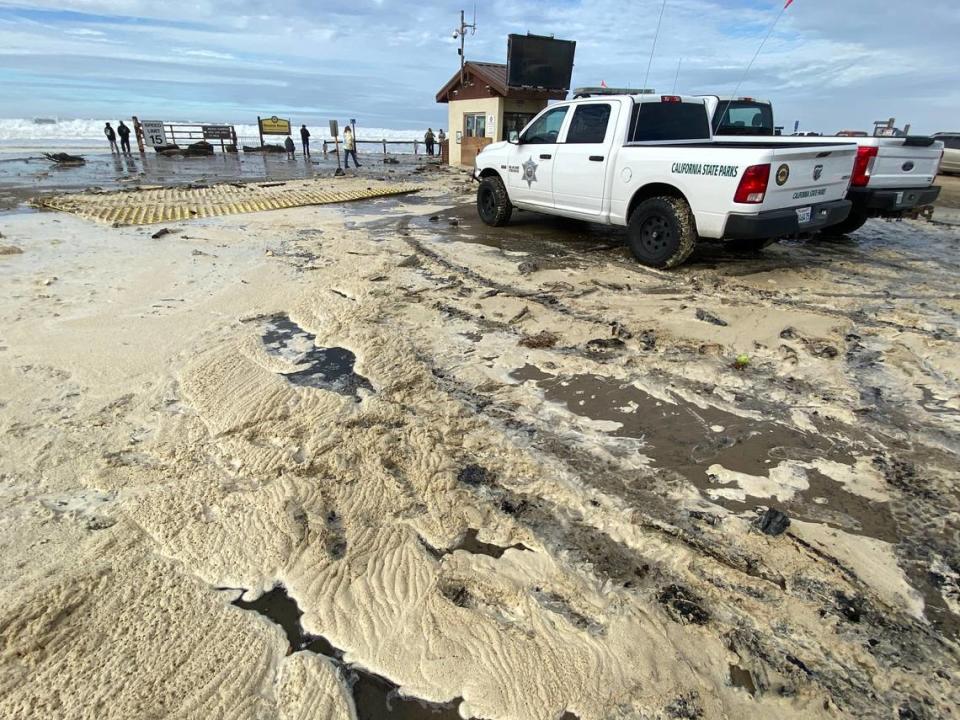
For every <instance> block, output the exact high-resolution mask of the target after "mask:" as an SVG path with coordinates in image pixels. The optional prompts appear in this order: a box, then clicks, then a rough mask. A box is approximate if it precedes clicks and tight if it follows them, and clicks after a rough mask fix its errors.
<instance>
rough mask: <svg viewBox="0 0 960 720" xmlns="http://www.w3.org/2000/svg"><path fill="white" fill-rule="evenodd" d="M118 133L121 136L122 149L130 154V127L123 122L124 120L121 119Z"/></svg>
mask: <svg viewBox="0 0 960 720" xmlns="http://www.w3.org/2000/svg"><path fill="white" fill-rule="evenodd" d="M117 135H119V136H120V151H121V152H125V153H127V154H128V155H129V154H130V128H128V127H127V126H126V125H124V124H123V120H121V121H120V125H119V126H118V127H117Z"/></svg>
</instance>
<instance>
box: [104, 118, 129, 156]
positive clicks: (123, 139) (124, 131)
mask: <svg viewBox="0 0 960 720" xmlns="http://www.w3.org/2000/svg"><path fill="white" fill-rule="evenodd" d="M103 134H104V135H106V136H107V140H108V141H109V142H110V152H112V153H121V152H122V153H127V154H129V153H130V128H129V127H127V126H126V125H125V124H124V122H123V120H121V121H120V124H119V125H118V126H117V129H116V130H114V129H113V128H112V127H110V123H107V124H106V126H105V127H104V128H103ZM118 135H119V136H120V147H119V148H117V136H118Z"/></svg>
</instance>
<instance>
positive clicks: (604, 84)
mask: <svg viewBox="0 0 960 720" xmlns="http://www.w3.org/2000/svg"><path fill="white" fill-rule="evenodd" d="M790 2H793V0H790ZM606 86H607V83H606V81H604V80H601V81H600V87H606Z"/></svg>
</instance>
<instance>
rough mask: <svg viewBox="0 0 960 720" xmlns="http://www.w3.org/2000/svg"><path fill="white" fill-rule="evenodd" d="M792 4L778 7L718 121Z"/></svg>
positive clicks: (791, 1)
mask: <svg viewBox="0 0 960 720" xmlns="http://www.w3.org/2000/svg"><path fill="white" fill-rule="evenodd" d="M792 4H793V0H787V1H786V3H784V5H783V7H782V8H780V12H778V13H777V16H776V17H775V18H774V19H773V22H772V23H770V29H769V30H767V34H766V35H764V36H763V40H762V41H761V42H760V47H758V48H757V51H756V52H755V53H754V54H753V57H752V58H751V59H750V62H749V64H748V65H747V69H746V70H744V71H743V75H742V76H741V78H740V81H739V82H738V83H737V86H736V87H735V88H734V89H733V95H731V96H730V99H729V100H727V104H726V106H724V108H723V112H721V113H720V115H719V117H720V122H723V116H724V114H725V113H726V112H727V111H728V110H729V109H730V103H732V102H733V98H735V97H736V95H737V93H738V92H740V86H741V85H743V81H744V80H746V79H747V73H749V72H750V68H752V67H753V63H754V62H755V61H756V59H757V57H758V56H759V55H760V51H761V50H763V46H764V45H766V44H767V40H769V39H770V36H771V35H772V34H773V29H774V28H775V27H776V26H777V23H778V22H780V18H782V17H783V14H784V13H785V12H786V11H787V8H788V7H790V6H791V5H792Z"/></svg>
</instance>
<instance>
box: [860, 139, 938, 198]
mask: <svg viewBox="0 0 960 720" xmlns="http://www.w3.org/2000/svg"><path fill="white" fill-rule="evenodd" d="M941 150H942V148H941V146H940V143H937V142H935V143H932V144H930V145H927V146H925V147H924V146H921V145H911V144H907V143H906V142H905V141H904V140H902V139H900V138H895V139H894V138H889V139H887V138H885V139H884V142H883V143H880V144H879V147H878V150H877V157H876V159H875V160H874V162H873V168H872V169H871V170H870V181H869V182H868V183H867V187H868V188H870V189H871V190H881V189H884V188H891V189H897V188H915V187H927V186H928V185H931V184H932V183H933V179H934V177H935V176H936V174H937V166H938V165H939V164H940V151H941Z"/></svg>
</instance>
